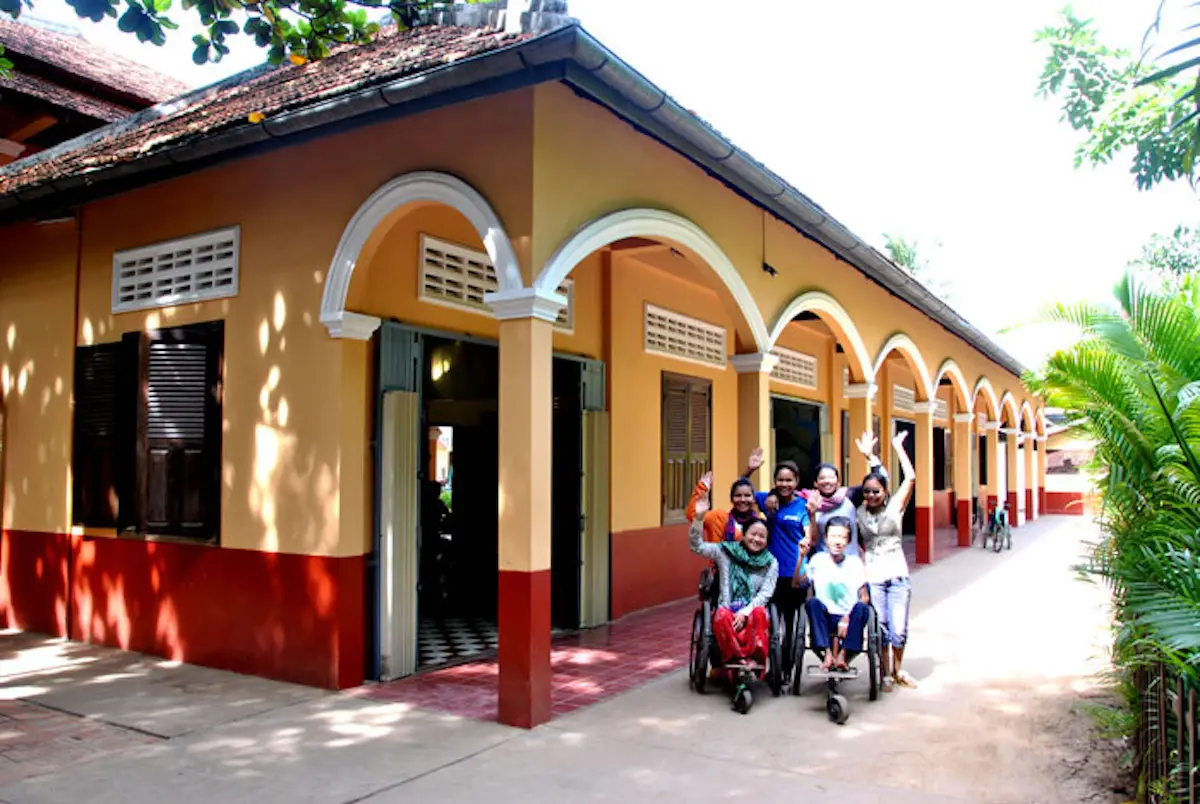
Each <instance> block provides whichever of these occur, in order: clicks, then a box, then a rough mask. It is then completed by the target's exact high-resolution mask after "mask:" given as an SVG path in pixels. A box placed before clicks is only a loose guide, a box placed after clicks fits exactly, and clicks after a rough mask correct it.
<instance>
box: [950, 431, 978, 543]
mask: <svg viewBox="0 0 1200 804" xmlns="http://www.w3.org/2000/svg"><path fill="white" fill-rule="evenodd" d="M974 419H975V414H974V413H955V414H954V507H955V518H956V520H957V525H958V546H959V547H970V546H971V513H972V511H971V504H972V502H973V501H974V498H973V497H972V492H971V464H972V462H973V461H974V460H975V454H974V453H975V450H973V449H971V447H972V443H971V442H972V441H973V439H972V437H971V422H972V421H974Z"/></svg>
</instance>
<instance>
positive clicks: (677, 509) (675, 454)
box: [662, 374, 712, 524]
mask: <svg viewBox="0 0 1200 804" xmlns="http://www.w3.org/2000/svg"><path fill="white" fill-rule="evenodd" d="M662 429H663V460H662V498H663V524H671V523H676V522H682V521H684V519H685V517H684V512H685V511H686V509H687V504H688V499H689V498H690V497H691V494H692V489H693V488H694V487H695V485H696V483H697V482H699V480H700V477H701V476H702V475H703V474H704V473H705V472H707V471H708V469H709V467H710V466H711V464H712V457H711V456H712V416H711V384H710V383H709V382H708V381H707V380H699V379H695V378H691V377H681V376H675V375H669V374H664V375H663V397H662Z"/></svg>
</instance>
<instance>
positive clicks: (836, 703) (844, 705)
mask: <svg viewBox="0 0 1200 804" xmlns="http://www.w3.org/2000/svg"><path fill="white" fill-rule="evenodd" d="M825 712H826V714H828V715H829V719H830V720H831V721H833V722H834V723H836V724H838V725H839V726H841V725H842V724H844V723H845V722H846V721H847V720H848V719H849V718H850V701H848V700H846V696H845V695H841V694H840V693H834V694H833V695H830V696H829V698H827V699H826V701H825Z"/></svg>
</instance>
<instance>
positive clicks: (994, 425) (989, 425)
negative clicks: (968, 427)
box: [979, 421, 1000, 431]
mask: <svg viewBox="0 0 1200 804" xmlns="http://www.w3.org/2000/svg"><path fill="white" fill-rule="evenodd" d="M979 429H980V430H997V431H998V430H999V429H1000V422H998V421H995V422H980V423H979Z"/></svg>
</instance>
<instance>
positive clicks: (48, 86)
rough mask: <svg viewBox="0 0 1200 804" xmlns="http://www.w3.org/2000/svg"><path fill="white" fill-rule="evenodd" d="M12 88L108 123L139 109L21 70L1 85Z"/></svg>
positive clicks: (1, 86)
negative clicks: (60, 84) (105, 99)
mask: <svg viewBox="0 0 1200 804" xmlns="http://www.w3.org/2000/svg"><path fill="white" fill-rule="evenodd" d="M10 89H11V90H12V91H13V92H19V93H21V94H24V95H32V96H33V97H35V98H40V99H41V100H44V101H47V102H48V103H53V104H55V105H56V106H62V107H63V108H65V109H70V110H71V111H74V112H78V113H80V114H83V115H87V116H88V117H93V118H95V119H97V120H103V121H104V122H106V123H111V122H113V121H115V120H120V119H121V118H122V117H128V116H129V115H131V114H133V113H134V112H135V111H137V110H136V109H129V108H127V107H125V106H118V105H117V104H115V103H109V102H107V101H103V100H100V99H99V98H93V97H92V96H90V95H85V94H84V93H82V92H76V91H75V90H73V89H67V88H66V87H61V86H59V85H58V84H56V83H54V82H53V81H50V80H48V79H45V78H41V77H39V76H36V75H26V74H25V73H22V72H21V71H19V70H13V72H12V75H11V76H10V77H9V78H8V79H7V80H6V81H5V82H4V83H3V84H2V85H0V91H8V90H10Z"/></svg>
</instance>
